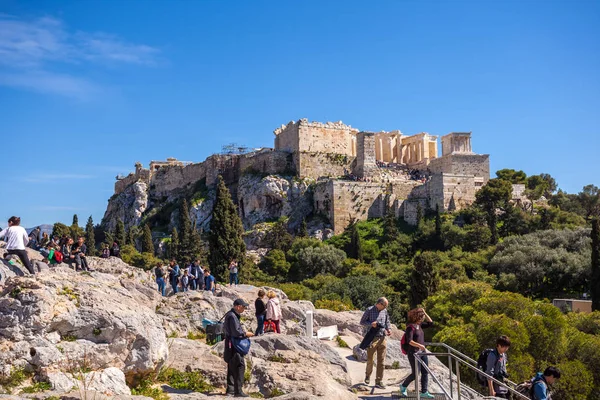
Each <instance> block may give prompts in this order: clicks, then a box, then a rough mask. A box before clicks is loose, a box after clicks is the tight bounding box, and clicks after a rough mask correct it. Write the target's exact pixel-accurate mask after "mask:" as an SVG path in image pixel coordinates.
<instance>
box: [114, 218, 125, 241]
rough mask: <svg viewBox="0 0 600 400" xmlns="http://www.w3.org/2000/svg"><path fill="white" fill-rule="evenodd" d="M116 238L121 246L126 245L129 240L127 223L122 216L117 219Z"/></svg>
mask: <svg viewBox="0 0 600 400" xmlns="http://www.w3.org/2000/svg"><path fill="white" fill-rule="evenodd" d="M115 240H116V241H117V243H118V244H119V246H125V244H126V242H127V238H126V236H125V224H124V223H123V220H122V219H120V218H119V219H118V220H117V225H116V227H115Z"/></svg>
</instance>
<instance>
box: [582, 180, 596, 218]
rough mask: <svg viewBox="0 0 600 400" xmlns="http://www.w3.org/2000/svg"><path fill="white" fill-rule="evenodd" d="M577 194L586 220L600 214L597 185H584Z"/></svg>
mask: <svg viewBox="0 0 600 400" xmlns="http://www.w3.org/2000/svg"><path fill="white" fill-rule="evenodd" d="M577 196H578V198H579V203H580V204H581V207H582V208H583V210H584V213H585V219H586V220H588V221H589V220H590V219H591V218H593V217H595V216H600V189H598V187H597V186H595V185H586V186H584V187H583V190H582V191H581V192H579V194H578V195H577Z"/></svg>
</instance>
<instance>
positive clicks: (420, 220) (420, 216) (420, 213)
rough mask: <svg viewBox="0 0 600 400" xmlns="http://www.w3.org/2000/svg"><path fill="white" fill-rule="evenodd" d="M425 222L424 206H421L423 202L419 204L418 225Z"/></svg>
mask: <svg viewBox="0 0 600 400" xmlns="http://www.w3.org/2000/svg"><path fill="white" fill-rule="evenodd" d="M422 222H423V207H421V203H418V204H417V226H421V223H422Z"/></svg>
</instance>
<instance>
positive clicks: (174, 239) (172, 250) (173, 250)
mask: <svg viewBox="0 0 600 400" xmlns="http://www.w3.org/2000/svg"><path fill="white" fill-rule="evenodd" d="M178 257H179V233H177V228H173V230H172V231H171V244H170V245H169V258H170V259H172V260H173V259H174V260H177V259H178Z"/></svg>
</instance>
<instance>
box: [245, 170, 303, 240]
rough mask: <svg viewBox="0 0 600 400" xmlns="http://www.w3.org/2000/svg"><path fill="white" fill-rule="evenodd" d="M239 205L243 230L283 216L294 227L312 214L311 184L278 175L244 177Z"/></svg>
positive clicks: (250, 175) (249, 175)
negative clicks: (287, 218) (288, 219)
mask: <svg viewBox="0 0 600 400" xmlns="http://www.w3.org/2000/svg"><path fill="white" fill-rule="evenodd" d="M238 204H239V207H240V211H241V215H242V222H243V223H244V228H246V229H251V228H252V227H253V226H254V225H255V224H257V223H259V222H264V221H269V220H274V219H278V218H280V217H282V216H286V217H289V218H290V223H291V225H292V226H291V228H293V227H295V226H296V225H297V224H299V223H300V222H301V221H302V219H303V218H304V217H305V216H307V215H309V214H310V213H311V212H312V209H313V205H312V198H311V196H310V182H309V181H308V180H300V179H298V178H284V177H281V176H279V175H269V176H265V177H262V176H261V175H253V174H246V175H243V176H242V177H241V178H240V180H239V184H238Z"/></svg>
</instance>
